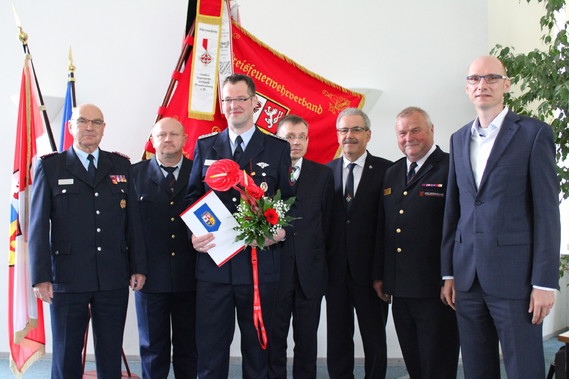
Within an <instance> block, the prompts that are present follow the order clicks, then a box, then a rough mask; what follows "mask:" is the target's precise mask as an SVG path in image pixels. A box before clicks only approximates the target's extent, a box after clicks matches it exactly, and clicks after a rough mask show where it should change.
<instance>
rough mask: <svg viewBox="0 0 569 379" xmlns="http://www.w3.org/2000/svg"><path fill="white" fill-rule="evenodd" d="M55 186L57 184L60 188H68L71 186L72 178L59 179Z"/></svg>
mask: <svg viewBox="0 0 569 379" xmlns="http://www.w3.org/2000/svg"><path fill="white" fill-rule="evenodd" d="M57 184H59V185H60V186H70V185H72V184H73V178H71V179H59V180H58V181H57Z"/></svg>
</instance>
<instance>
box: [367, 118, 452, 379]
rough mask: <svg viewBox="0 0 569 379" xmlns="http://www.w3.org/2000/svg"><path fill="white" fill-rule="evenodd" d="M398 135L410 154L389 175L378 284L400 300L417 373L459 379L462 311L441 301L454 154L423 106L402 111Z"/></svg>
mask: <svg viewBox="0 0 569 379" xmlns="http://www.w3.org/2000/svg"><path fill="white" fill-rule="evenodd" d="M395 132H396V134H397V142H398V145H399V149H401V152H402V153H403V154H405V157H404V158H402V159H400V160H398V161H397V162H395V163H394V164H393V165H392V166H391V167H389V168H388V169H387V171H386V173H385V178H384V179H383V207H382V210H383V212H381V213H380V220H383V224H384V225H383V231H382V232H381V233H378V236H379V239H380V240H379V241H378V255H377V257H376V258H377V259H379V260H380V262H379V264H380V265H382V266H383V270H381V271H382V274H383V280H378V281H376V282H374V287H375V289H376V291H377V293H378V296H379V297H380V298H384V299H385V298H386V294H387V295H388V298H389V297H391V298H392V299H393V305H392V308H391V310H392V312H393V321H394V322H395V329H396V331H397V337H398V339H399V345H400V346H401V351H402V352H403V358H404V360H405V366H407V371H408V372H409V376H410V377H411V378H412V379H413V378H423V379H429V378H431V379H445V378H447V379H451V378H456V370H457V366H458V350H459V344H458V328H457V325H456V316H455V314H454V311H453V310H452V309H450V308H449V307H447V306H445V305H444V304H443V303H442V301H441V299H442V285H441V284H442V282H441V267H440V262H441V238H442V230H443V214H444V207H445V191H446V186H447V176H448V154H447V153H444V152H443V151H442V150H441V149H440V148H439V147H438V146H436V145H435V144H434V126H433V123H432V122H431V118H430V117H429V115H428V114H427V112H425V111H424V110H423V109H421V108H417V107H408V108H405V109H404V110H402V111H401V112H400V113H399V114H398V115H397V121H396V125H395ZM380 222H381V221H380Z"/></svg>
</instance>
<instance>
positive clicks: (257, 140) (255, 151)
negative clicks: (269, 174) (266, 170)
mask: <svg viewBox="0 0 569 379" xmlns="http://www.w3.org/2000/svg"><path fill="white" fill-rule="evenodd" d="M254 128H255V132H254V133H253V136H251V139H250V140H249V143H248V144H247V147H246V148H245V151H243V155H242V156H241V160H240V161H239V167H240V168H241V169H249V170H251V171H255V169H254V168H252V167H251V165H250V163H251V162H252V161H253V160H254V158H255V157H256V156H257V155H259V154H260V153H261V152H262V151H263V149H264V148H265V144H264V142H263V134H262V133H263V132H261V131H260V130H258V129H257V127H254Z"/></svg>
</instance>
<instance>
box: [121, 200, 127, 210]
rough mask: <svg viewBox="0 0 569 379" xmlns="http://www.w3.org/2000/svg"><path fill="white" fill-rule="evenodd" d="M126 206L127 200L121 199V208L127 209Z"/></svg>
mask: <svg viewBox="0 0 569 379" xmlns="http://www.w3.org/2000/svg"><path fill="white" fill-rule="evenodd" d="M125 208H126V200H125V199H122V200H121V209H125Z"/></svg>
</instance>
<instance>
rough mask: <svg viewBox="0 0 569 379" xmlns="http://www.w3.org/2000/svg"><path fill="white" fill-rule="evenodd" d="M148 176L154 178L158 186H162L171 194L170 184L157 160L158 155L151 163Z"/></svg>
mask: <svg viewBox="0 0 569 379" xmlns="http://www.w3.org/2000/svg"><path fill="white" fill-rule="evenodd" d="M148 177H149V178H150V180H152V181H153V182H154V183H156V184H157V185H158V187H160V188H162V189H163V190H164V191H166V192H167V193H168V195H169V194H170V188H169V187H168V184H167V183H166V181H165V180H164V178H165V177H164V173H163V172H162V169H161V168H160V166H159V165H158V161H157V160H156V157H154V158H153V159H152V160H151V161H150V163H149V166H148Z"/></svg>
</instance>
